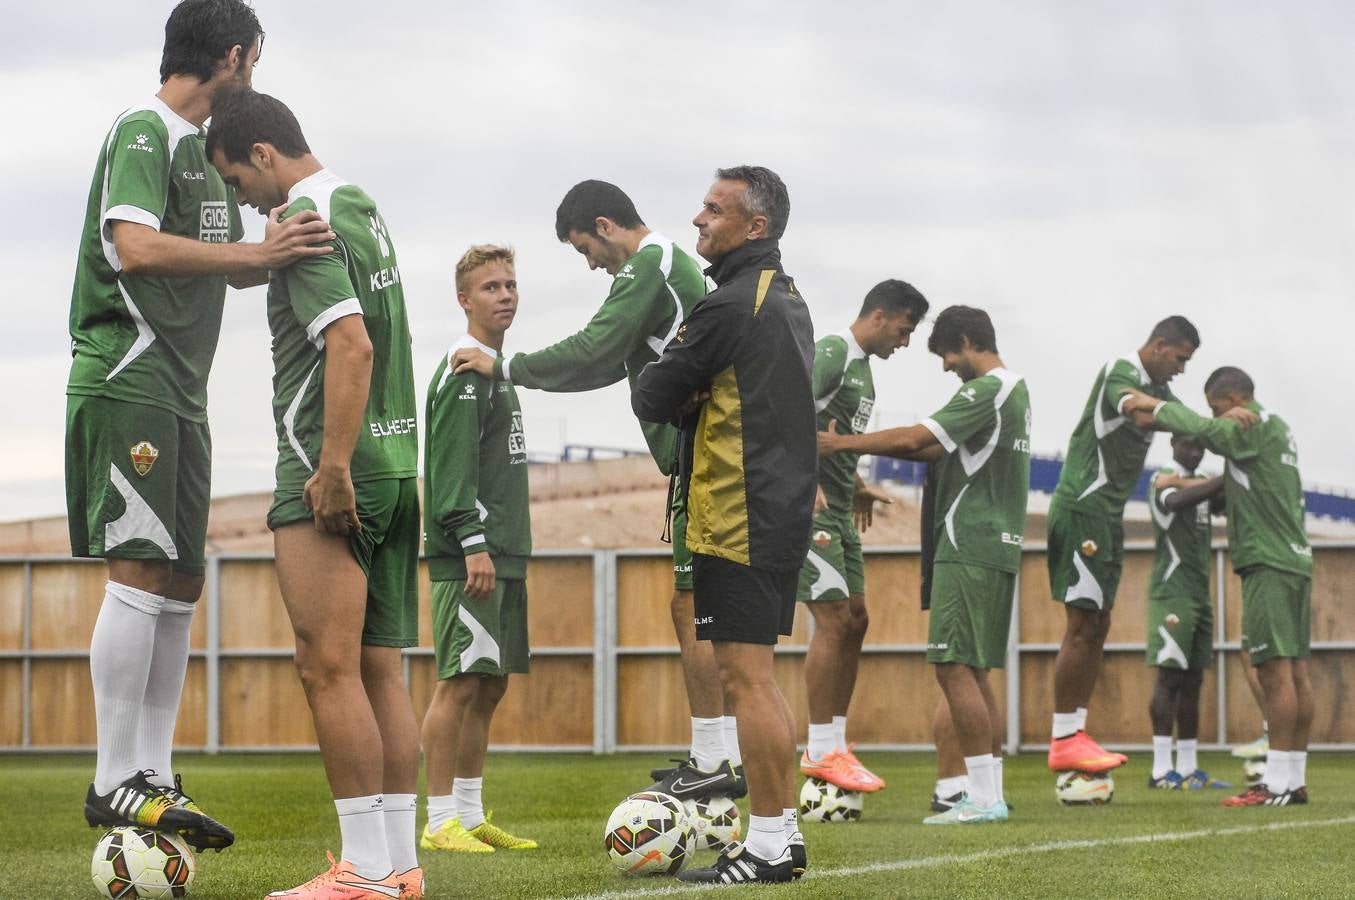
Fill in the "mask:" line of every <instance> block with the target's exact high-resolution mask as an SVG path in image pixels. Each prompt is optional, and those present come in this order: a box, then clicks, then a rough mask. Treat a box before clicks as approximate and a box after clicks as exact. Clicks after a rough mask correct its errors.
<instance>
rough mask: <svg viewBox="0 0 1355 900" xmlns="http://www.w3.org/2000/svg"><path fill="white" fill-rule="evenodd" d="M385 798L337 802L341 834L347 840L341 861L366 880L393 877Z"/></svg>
mask: <svg viewBox="0 0 1355 900" xmlns="http://www.w3.org/2000/svg"><path fill="white" fill-rule="evenodd" d="M381 806H382V804H381V795H380V794H372V795H371V796H370V797H347V798H345V799H343V800H335V801H334V808H335V809H336V810H338V812H339V835H340V837H341V838H342V839H343V852H342V854H341V857H340V858H341V859H345V860H347V861H348V862H350V863H352V864H353V871H354V872H357V873H358V874H359V875H361V876H362V877H363V878H371V879H380V878H385V877H386V876H387V875H389V874H391V858H390V851H389V850H388V849H387V848H386V817H385V816H384V815H382V812H381Z"/></svg>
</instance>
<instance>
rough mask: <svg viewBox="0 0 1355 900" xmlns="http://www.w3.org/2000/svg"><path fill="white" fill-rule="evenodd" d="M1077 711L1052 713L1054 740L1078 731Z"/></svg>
mask: <svg viewBox="0 0 1355 900" xmlns="http://www.w3.org/2000/svg"><path fill="white" fill-rule="evenodd" d="M1078 727H1079V726H1078V724H1077V713H1061V712H1056V713H1054V730H1053V732H1052V733H1053V735H1054V740H1056V741H1057V740H1058V739H1059V738H1066V737H1072V736H1073V735H1075V734H1077V732H1078Z"/></svg>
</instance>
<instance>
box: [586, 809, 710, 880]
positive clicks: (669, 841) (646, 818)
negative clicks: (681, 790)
mask: <svg viewBox="0 0 1355 900" xmlns="http://www.w3.org/2000/svg"><path fill="white" fill-rule="evenodd" d="M602 844H603V847H605V848H606V850H607V858H608V859H610V860H611V861H612V865H614V866H616V867H617V868H618V869H620V870H621V871H622V872H624V873H625V874H627V875H676V874H677V873H678V872H679V871H681V869H682V867H683V865H684V864H685V863H686V862H687V858H688V857H689V856H690V855H691V852H692V850H693V849H694V847H693V844H694V840H693V834H692V823H691V819H690V818H688V816H687V811H686V810H685V809H683V808H682V803H681V802H680V801H678V800H677V799H676V798H674V797H670V796H669V795H668V794H660V793H659V792H657V791H641V792H640V793H638V794H631V795H630V796H629V797H627V798H626V799H625V800H622V801H621V805H620V806H618V807H617V808H616V809H615V810H613V811H612V815H611V818H609V819H608V820H607V830H606V832H605V833H604V834H603V836H602Z"/></svg>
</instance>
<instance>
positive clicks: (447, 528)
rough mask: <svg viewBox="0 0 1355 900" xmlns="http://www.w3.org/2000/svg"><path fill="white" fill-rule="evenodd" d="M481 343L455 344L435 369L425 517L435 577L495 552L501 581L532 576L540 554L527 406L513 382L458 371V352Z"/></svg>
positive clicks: (457, 572) (457, 575)
mask: <svg viewBox="0 0 1355 900" xmlns="http://www.w3.org/2000/svg"><path fill="white" fill-rule="evenodd" d="M462 347H476V348H478V349H480V350H483V351H484V352H485V353H488V354H489V355H490V356H493V357H495V358H498V353H497V352H496V351H495V350H494V349H493V348H492V347H487V346H485V345H484V344H482V343H480V342H479V341H477V340H476V339H475V338H473V337H471V336H470V335H466V336H465V337H462V338H461V339H460V340H459V341H457V342H456V343H455V344H453V345H452V347H451V349H450V350H448V351H447V355H446V356H444V357H443V359H442V362H441V363H439V364H438V369H437V371H436V372H434V373H433V381H432V382H431V383H430V384H429V386H428V401H427V405H426V406H425V408H424V421H425V422H426V423H427V427H426V432H427V433H426V435H425V447H424V482H423V492H424V500H423V522H424V549H425V553H426V554H427V556H428V574H429V577H431V578H432V579H433V580H434V581H453V580H459V579H463V578H465V577H466V561H465V558H466V557H467V556H469V555H471V554H474V553H488V554H489V555H490V557H491V558H492V560H493V562H494V570H495V573H496V574H497V575H498V577H500V578H525V577H526V575H527V557H529V556H531V554H532V522H531V515H530V511H529V505H530V504H529V503H528V493H527V488H528V485H527V442H526V438H525V436H524V434H523V431H522V407H520V406H519V405H518V394H517V391H516V390H515V389H514V387H513V385H512V384H510V383H509V382H507V381H498V380H495V381H490V380H489V379H487V378H485V377H484V376H482V375H478V374H476V373H475V372H470V371H466V372H462V373H461V374H460V375H453V374H452V368H451V358H452V354H453V353H455V352H456V351H457V350H458V349H460V348H462Z"/></svg>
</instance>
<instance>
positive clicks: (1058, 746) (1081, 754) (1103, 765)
mask: <svg viewBox="0 0 1355 900" xmlns="http://www.w3.org/2000/svg"><path fill="white" fill-rule="evenodd" d="M1128 761H1129V757H1127V756H1125V755H1124V754H1122V753H1110V752H1108V751H1106V750H1105V749H1103V748H1102V747H1101V745H1100V744H1098V743H1096V741H1094V740H1092V739H1091V737H1090V736H1089V735H1088V734H1087V732H1085V731H1079V732H1078V733H1077V734H1073V735H1069V736H1068V737H1065V738H1055V739H1054V740H1053V741H1051V742H1050V744H1049V768H1050V770H1051V771H1054V772H1091V773H1093V774H1095V773H1099V772H1109V771H1110V770H1111V769H1116V768H1119V767H1120V766H1122V765H1124V764H1125V763H1126V762H1128Z"/></svg>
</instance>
